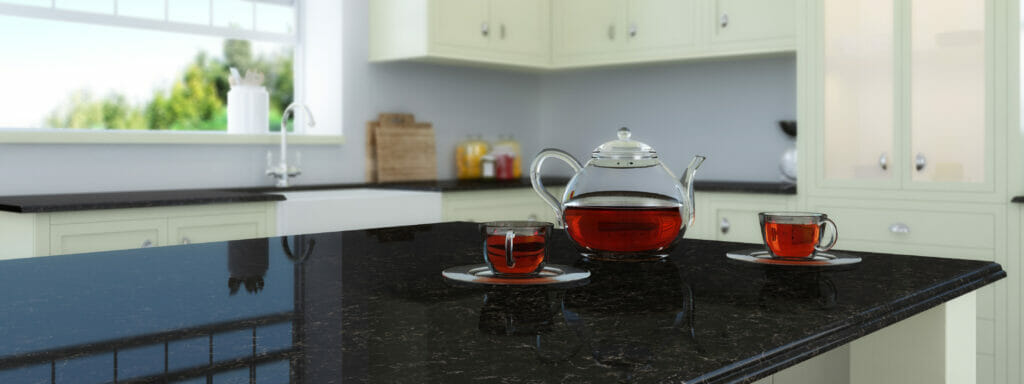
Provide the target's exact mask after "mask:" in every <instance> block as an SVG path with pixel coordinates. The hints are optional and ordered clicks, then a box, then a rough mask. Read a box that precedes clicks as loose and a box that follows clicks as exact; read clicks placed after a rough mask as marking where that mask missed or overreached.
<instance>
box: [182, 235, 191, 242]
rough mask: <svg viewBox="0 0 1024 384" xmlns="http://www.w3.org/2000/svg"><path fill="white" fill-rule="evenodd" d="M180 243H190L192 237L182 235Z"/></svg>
mask: <svg viewBox="0 0 1024 384" xmlns="http://www.w3.org/2000/svg"><path fill="white" fill-rule="evenodd" d="M181 243H182V244H192V239H189V238H188V237H187V236H186V237H182V238H181Z"/></svg>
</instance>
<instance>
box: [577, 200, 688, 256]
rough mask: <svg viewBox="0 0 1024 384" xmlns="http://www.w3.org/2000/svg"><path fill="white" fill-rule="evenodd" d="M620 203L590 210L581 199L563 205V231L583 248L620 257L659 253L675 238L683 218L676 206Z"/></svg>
mask: <svg viewBox="0 0 1024 384" xmlns="http://www.w3.org/2000/svg"><path fill="white" fill-rule="evenodd" d="M602 203H607V201H602ZM620 203H622V204H620V205H614V206H612V205H604V204H602V205H599V206H592V205H587V199H585V198H584V199H580V200H576V201H574V202H573V203H570V204H567V206H566V208H565V228H566V231H568V232H569V236H570V237H571V238H572V239H573V241H575V242H576V243H577V244H579V245H580V246H582V247H584V248H587V249H591V250H596V251H602V252H622V253H633V252H645V251H653V250H661V249H664V248H667V247H668V246H670V245H672V243H673V242H675V240H676V238H677V237H678V236H679V231H680V229H681V228H682V224H683V217H682V215H681V214H680V212H679V204H678V203H676V202H674V201H671V202H669V201H666V200H662V199H654V198H635V199H629V200H623V201H620Z"/></svg>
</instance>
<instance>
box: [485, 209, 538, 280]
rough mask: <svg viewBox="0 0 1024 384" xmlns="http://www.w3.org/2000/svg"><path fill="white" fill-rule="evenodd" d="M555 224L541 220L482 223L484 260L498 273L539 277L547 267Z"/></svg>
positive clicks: (504, 275) (492, 270)
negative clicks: (549, 245)
mask: <svg viewBox="0 0 1024 384" xmlns="http://www.w3.org/2000/svg"><path fill="white" fill-rule="evenodd" d="M553 227H554V225H553V224H551V223H547V222H541V221H493V222H489V223H484V224H481V225H480V230H481V232H483V235H484V261H486V262H487V266H488V267H490V268H491V272H493V273H494V275H495V276H502V277H528V276H535V275H537V274H538V273H540V272H541V271H542V270H543V269H544V259H545V257H546V254H545V253H546V248H547V242H548V238H549V237H550V236H551V230H552V228H553Z"/></svg>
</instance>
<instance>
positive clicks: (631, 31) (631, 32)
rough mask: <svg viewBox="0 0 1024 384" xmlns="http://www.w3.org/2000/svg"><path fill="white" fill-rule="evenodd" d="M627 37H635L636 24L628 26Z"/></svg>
mask: <svg viewBox="0 0 1024 384" xmlns="http://www.w3.org/2000/svg"><path fill="white" fill-rule="evenodd" d="M629 37H636V23H632V24H630V25H629Z"/></svg>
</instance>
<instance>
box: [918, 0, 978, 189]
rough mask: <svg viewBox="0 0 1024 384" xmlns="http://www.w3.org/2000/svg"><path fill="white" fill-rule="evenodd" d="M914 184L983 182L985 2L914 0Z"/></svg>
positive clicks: (970, 0) (975, 0)
mask: <svg viewBox="0 0 1024 384" xmlns="http://www.w3.org/2000/svg"><path fill="white" fill-rule="evenodd" d="M910 44H911V53H910V54H911V57H910V60H911V63H910V75H911V85H910V109H911V111H910V119H911V121H910V125H911V153H909V154H908V155H909V157H910V159H908V160H910V161H912V163H911V164H913V166H912V169H913V170H912V171H911V179H912V180H913V181H942V182H967V183H978V182H984V181H985V158H986V156H985V142H986V138H985V136H986V119H985V103H986V100H985V99H986V97H985V96H986V95H985V72H986V71H985V0H912V1H911V23H910Z"/></svg>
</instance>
